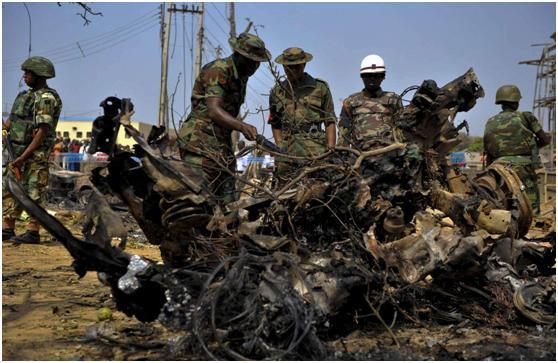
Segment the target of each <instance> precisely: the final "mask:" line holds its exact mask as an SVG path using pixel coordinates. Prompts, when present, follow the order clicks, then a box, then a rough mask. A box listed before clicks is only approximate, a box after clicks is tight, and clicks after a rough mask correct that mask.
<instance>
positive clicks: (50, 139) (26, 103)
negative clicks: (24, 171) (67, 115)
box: [10, 87, 62, 157]
mask: <svg viewBox="0 0 558 363" xmlns="http://www.w3.org/2000/svg"><path fill="white" fill-rule="evenodd" d="M61 110H62V100H61V99H60V97H59V96H58V93H57V92H56V91H55V90H54V89H52V88H49V87H44V88H42V89H40V90H37V91H33V90H31V89H29V90H26V91H23V92H20V93H19V94H18V95H17V97H16V99H15V101H14V104H13V106H12V110H11V112H10V122H11V125H10V140H11V142H12V146H13V149H14V153H15V154H16V155H20V154H21V153H22V152H23V151H24V150H25V148H27V146H28V145H29V144H30V143H31V141H33V136H34V131H35V130H36V129H37V128H38V127H39V125H40V124H47V125H49V126H50V129H49V131H48V134H47V136H46V138H45V140H44V141H43V144H42V145H41V146H40V147H39V149H37V150H36V151H35V153H36V154H39V153H44V154H45V155H46V156H47V157H48V155H49V154H50V151H51V150H52V148H53V146H54V140H55V138H56V126H57V125H58V118H59V117H60V112H61Z"/></svg>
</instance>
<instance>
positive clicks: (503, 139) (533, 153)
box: [484, 111, 542, 164]
mask: <svg viewBox="0 0 558 363" xmlns="http://www.w3.org/2000/svg"><path fill="white" fill-rule="evenodd" d="M541 129H542V128H541V125H540V124H539V121H538V120H537V118H536V117H535V116H534V115H533V114H532V113H531V112H519V111H502V112H500V113H499V114H497V115H495V116H493V117H491V118H490V119H489V120H488V121H487V123H486V127H485V129H484V150H485V152H486V155H487V159H488V162H489V163H491V162H493V161H496V160H497V159H500V160H506V161H511V162H517V163H521V164H530V163H533V164H539V163H540V159H539V155H538V154H539V151H538V147H537V142H536V139H535V133H537V132H538V131H540V130H541Z"/></svg>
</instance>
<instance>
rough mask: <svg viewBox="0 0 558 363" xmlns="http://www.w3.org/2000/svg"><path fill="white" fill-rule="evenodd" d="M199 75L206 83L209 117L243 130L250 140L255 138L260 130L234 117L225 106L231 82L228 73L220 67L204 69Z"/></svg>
mask: <svg viewBox="0 0 558 363" xmlns="http://www.w3.org/2000/svg"><path fill="white" fill-rule="evenodd" d="M199 77H201V79H202V80H203V82H204V83H205V85H206V90H205V95H204V96H205V99H206V105H207V110H208V114H209V118H211V120H213V122H215V123H217V124H218V125H219V126H222V127H224V128H226V129H229V130H236V131H240V132H242V134H243V135H244V136H245V137H246V138H247V139H248V140H251V141H253V140H255V139H256V135H257V133H258V130H257V129H256V128H255V127H254V126H252V125H249V124H247V123H244V122H242V121H240V120H238V119H237V118H236V117H233V116H232V115H231V114H230V113H228V112H227V111H226V110H225V108H224V107H223V96H224V94H225V92H226V91H225V89H226V85H227V83H228V82H229V79H228V75H227V73H226V72H225V71H224V70H223V69H220V68H209V69H204V70H203V71H202V74H200V76H199Z"/></svg>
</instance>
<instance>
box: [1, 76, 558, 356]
mask: <svg viewBox="0 0 558 363" xmlns="http://www.w3.org/2000/svg"><path fill="white" fill-rule="evenodd" d="M483 95H484V92H483V90H482V87H481V86H480V83H479V81H478V79H477V78H476V76H475V74H474V72H473V71H472V70H469V71H468V72H466V73H465V74H464V75H463V76H461V77H458V78H456V79H455V80H454V81H452V82H450V83H448V84H447V85H445V86H444V87H438V86H437V85H436V83H435V82H434V81H425V82H424V83H423V84H422V85H421V86H420V87H417V90H416V92H415V95H414V97H413V99H412V101H411V104H410V105H408V106H407V107H405V108H404V109H403V110H402V111H400V112H398V113H397V114H396V115H395V118H394V119H395V121H394V127H393V134H392V135H391V136H390V137H391V138H392V139H391V140H381V141H378V142H371V143H370V144H369V145H368V146H369V148H368V149H366V150H358V149H349V148H344V147H336V148H335V149H334V150H331V151H328V152H327V153H326V154H324V155H322V156H320V157H317V158H314V159H311V160H310V159H309V160H304V161H303V163H302V164H301V168H300V172H299V174H298V175H297V176H296V177H294V178H293V179H292V180H291V181H290V182H289V183H287V184H286V185H284V186H281V187H280V188H279V189H277V190H269V189H267V188H266V187H263V186H258V185H254V188H255V189H256V191H257V192H256V193H255V194H254V195H253V196H251V197H249V198H244V199H240V200H239V201H237V202H235V203H232V204H229V205H220V204H219V203H218V201H217V199H216V198H215V197H214V196H213V195H212V194H211V192H210V191H209V190H208V189H207V188H206V187H205V186H204V185H205V184H204V182H203V180H200V179H199V177H197V176H196V175H195V174H194V173H193V172H192V170H189V169H188V167H187V166H186V165H184V164H183V163H182V162H180V161H178V160H172V159H169V158H165V157H163V156H162V155H161V153H160V152H159V151H158V149H157V146H156V145H150V144H147V142H146V141H145V140H143V138H142V137H141V136H140V135H139V133H138V132H137V130H135V129H133V127H131V126H130V125H129V123H127V122H126V120H125V119H123V120H122V121H121V122H122V125H123V126H124V128H125V130H126V132H127V133H129V134H130V135H131V136H132V137H133V138H134V139H135V140H136V142H137V143H138V145H139V147H138V148H137V152H136V154H135V156H137V157H139V158H140V159H141V167H140V165H138V163H136V162H135V161H133V160H132V159H131V154H120V155H116V156H115V157H114V159H113V160H112V161H111V162H110V164H109V165H108V166H107V168H106V172H104V173H97V174H95V176H94V178H93V180H92V181H93V184H95V186H96V187H97V189H98V190H99V191H101V192H104V193H108V192H111V193H114V194H116V195H118V196H120V198H121V199H122V200H123V201H124V202H125V203H126V204H127V205H128V207H129V210H130V213H131V214H132V215H133V216H134V218H135V219H136V220H137V221H138V224H139V225H140V227H141V228H142V230H143V231H144V233H145V235H146V237H147V239H148V240H149V242H150V243H153V244H156V245H159V246H160V249H161V255H162V257H163V259H164V261H165V264H164V265H159V264H154V263H153V262H150V261H148V260H146V259H144V258H141V257H140V256H135V255H129V254H127V253H126V252H125V251H123V250H121V249H119V248H116V247H112V246H111V244H110V237H111V236H110V235H108V234H100V235H96V236H92V237H91V238H89V239H86V240H80V239H77V238H76V237H74V236H73V235H72V234H71V233H69V231H68V230H67V229H65V227H64V226H63V225H62V224H60V223H59V222H58V221H56V219H55V218H54V217H52V216H49V215H48V214H47V213H46V212H45V211H44V210H42V209H41V208H40V207H39V206H37V205H35V204H34V203H33V202H32V201H30V200H29V199H28V198H26V196H25V195H24V193H23V192H22V190H20V189H19V186H18V185H17V182H16V181H15V179H14V178H11V177H9V178H8V183H9V188H10V190H11V191H12V193H13V194H14V196H15V197H16V199H17V200H19V201H20V202H21V203H22V205H23V206H24V207H25V209H26V210H27V211H28V213H29V214H31V215H33V216H34V217H35V218H37V220H38V221H40V223H41V224H42V225H43V226H44V227H45V228H46V229H47V230H48V231H49V232H50V233H52V234H53V235H54V236H55V237H56V238H57V239H58V240H59V241H60V242H61V243H63V244H64V246H65V247H66V248H67V249H68V251H69V252H70V254H71V255H72V256H73V257H74V259H75V262H74V265H73V266H74V269H75V271H76V272H77V273H78V275H80V276H83V275H84V274H85V273H86V272H87V271H98V272H99V275H100V278H101V279H102V280H103V281H104V282H105V283H106V284H107V285H109V286H110V287H111V290H112V293H113V296H114V299H115V301H116V304H117V307H118V309H119V310H122V311H123V312H125V313H126V314H129V315H134V316H136V317H137V318H138V319H139V320H142V321H151V320H154V319H158V320H159V321H160V322H162V323H163V324H164V325H165V326H167V327H169V328H171V329H176V330H179V331H184V332H185V336H184V340H183V342H182V346H183V349H184V352H186V351H189V352H197V353H199V354H200V356H205V357H209V358H214V359H225V358H226V359H323V358H325V357H328V355H329V354H330V352H328V351H327V349H326V348H325V345H324V341H326V340H329V339H334V338H335V337H338V336H340V335H341V334H347V333H349V332H351V331H352V329H354V326H353V325H352V324H347V317H351V316H367V317H368V319H369V320H370V324H372V325H374V324H375V325H377V326H380V327H382V328H383V329H385V330H386V331H388V332H390V334H391V335H392V338H393V340H394V342H396V343H397V337H396V336H395V335H394V334H393V332H392V330H391V328H390V325H392V324H388V323H387V322H388V321H390V322H391V321H393V322H394V323H395V321H396V318H395V316H397V314H398V316H402V317H403V318H404V319H405V321H406V322H412V323H415V324H421V323H422V322H425V321H429V320H430V321H443V322H446V323H447V322H454V323H457V322H463V321H465V320H469V321H472V322H474V323H477V324H486V325H489V326H490V325H494V324H508V325H513V324H518V319H519V317H520V316H521V317H522V318H523V319H525V318H526V319H528V320H530V321H533V322H536V323H537V324H550V325H552V324H554V316H555V312H554V311H553V308H552V306H553V301H554V300H555V293H554V291H555V278H554V277H553V276H552V275H551V273H552V271H550V272H549V269H548V268H546V267H548V266H551V265H552V264H553V262H551V261H552V256H553V251H554V247H553V246H554V244H553V241H551V242H552V243H551V244H550V245H549V247H548V248H546V247H545V248H541V247H540V246H538V245H536V244H530V243H527V242H523V243H522V239H521V238H522V237H523V236H524V235H525V234H526V233H527V231H528V229H529V226H530V225H531V220H532V211H531V209H530V205H529V203H528V200H527V197H526V195H525V192H524V191H523V190H522V184H521V181H520V180H519V179H518V178H517V175H515V174H514V173H513V171H511V170H510V169H509V168H506V167H505V166H502V165H493V166H491V167H490V168H489V169H488V170H487V171H485V172H484V173H481V174H479V175H478V176H477V177H475V178H474V179H471V178H469V177H467V176H466V175H462V174H459V173H458V172H456V171H455V170H454V169H452V168H450V167H449V166H448V165H447V162H446V156H447V153H448V152H449V150H451V148H452V147H453V146H455V145H456V144H457V143H458V140H457V134H458V127H456V126H454V125H453V121H454V119H455V116H456V114H457V113H458V112H466V111H468V110H469V109H471V108H472V107H473V106H474V105H475V103H476V99H478V98H479V97H482V96H483ZM208 157H212V156H211V155H208ZM216 161H217V162H219V160H216ZM293 162H301V161H300V160H293ZM520 261H521V263H520ZM549 263H550V265H549ZM541 273H543V274H544V273H546V275H541ZM549 274H550V275H549ZM441 296H442V297H444V299H443V300H442V301H443V303H441V300H440V299H441V298H440V297H441ZM480 297H482V299H481V300H483V299H484V301H483V303H477V304H470V303H467V302H470V301H472V300H479V298H480ZM471 306H473V307H471ZM517 311H518V312H519V314H517V313H516V312H517ZM349 321H350V320H349ZM392 326H393V325H392ZM186 332H188V333H186ZM397 344H398V343H397Z"/></svg>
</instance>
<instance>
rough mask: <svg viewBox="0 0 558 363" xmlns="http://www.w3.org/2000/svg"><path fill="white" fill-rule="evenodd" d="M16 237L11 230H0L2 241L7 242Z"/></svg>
mask: <svg viewBox="0 0 558 363" xmlns="http://www.w3.org/2000/svg"><path fill="white" fill-rule="evenodd" d="M15 236H16V234H15V232H14V229H13V228H6V229H2V241H9V240H11V239H13V238H14V237H15Z"/></svg>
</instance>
